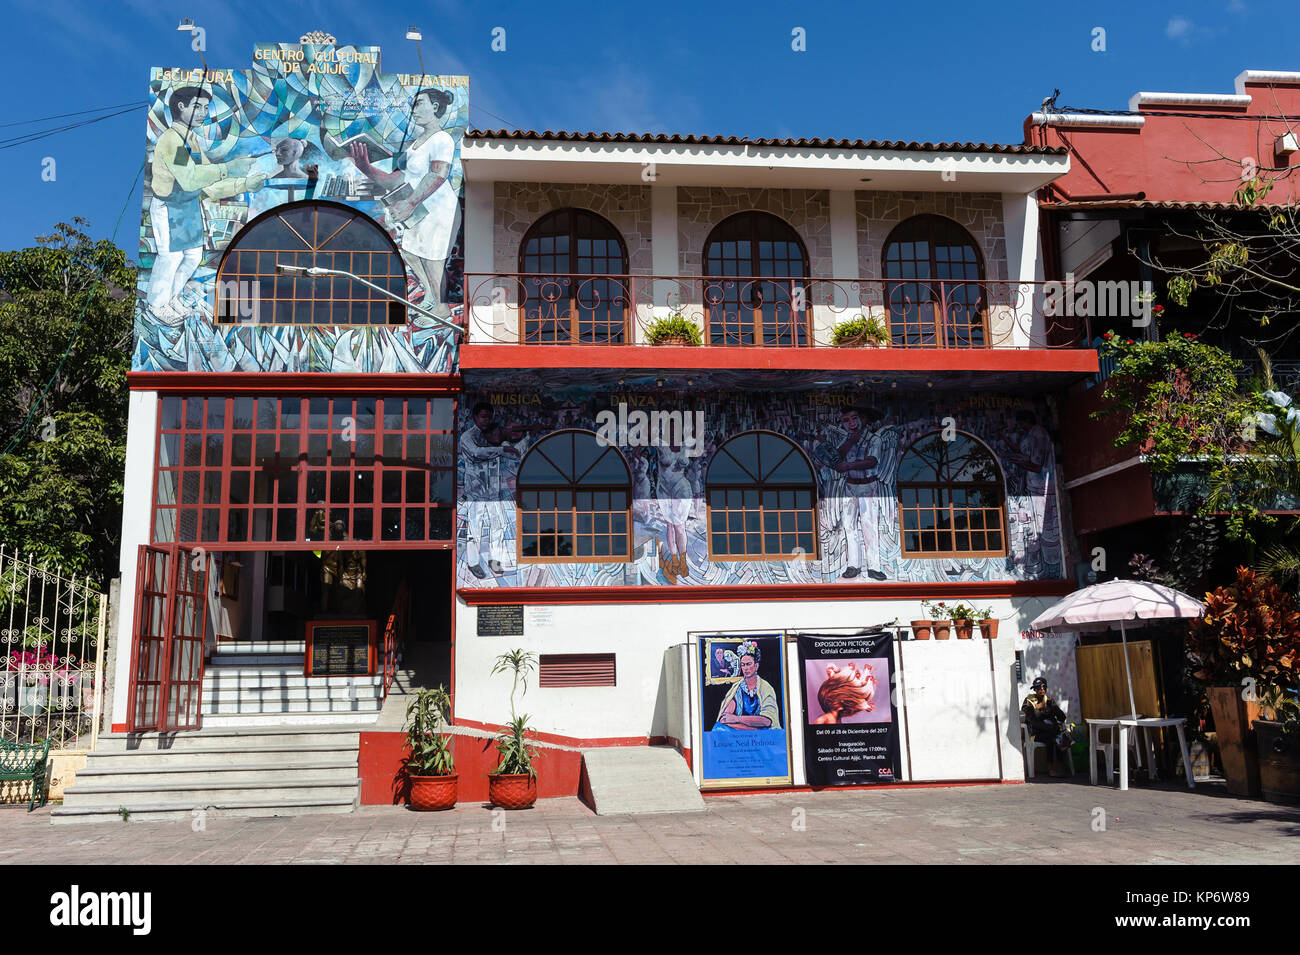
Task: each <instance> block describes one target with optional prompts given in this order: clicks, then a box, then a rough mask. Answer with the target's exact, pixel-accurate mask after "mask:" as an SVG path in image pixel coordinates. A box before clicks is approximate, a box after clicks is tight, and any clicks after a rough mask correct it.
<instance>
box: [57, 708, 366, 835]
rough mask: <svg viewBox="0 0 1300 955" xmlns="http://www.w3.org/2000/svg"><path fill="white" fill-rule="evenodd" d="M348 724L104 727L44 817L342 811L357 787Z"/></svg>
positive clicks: (354, 733) (356, 739) (355, 733)
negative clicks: (163, 729)
mask: <svg viewBox="0 0 1300 955" xmlns="http://www.w3.org/2000/svg"><path fill="white" fill-rule="evenodd" d="M360 729H361V728H359V727H356V726H351V727H341V726H311V727H300V728H289V727H283V726H281V727H274V728H265V729H258V728H249V727H231V728H217V729H212V728H204V729H202V730H196V731H193V732H185V733H137V734H130V735H128V734H126V733H108V734H105V735H103V736H101V737H100V738H99V748H98V749H97V750H95V751H94V752H93V753H91V754H90V755H89V757H88V758H87V761H86V766H85V768H84V769H80V770H78V771H77V778H76V781H75V782H74V783H73V785H72V786H70V787H69V788H68V789H67V790H65V791H64V797H63V805H62V806H57V807H55V808H54V809H52V810H51V812H50V815H51V818H52V820H53V821H54V822H60V823H64V822H117V821H121V819H122V818H123V813H122V810H123V809H125V810H126V811H127V818H128V819H129V820H131V821H139V820H146V821H154V820H178V819H193V818H194V810H195V809H204V810H206V811H208V812H210V813H213V814H220V815H231V816H291V815H292V816H296V815H301V814H303V813H340V812H351V811H352V810H353V809H355V808H356V806H357V803H358V800H359V798H360V792H361V780H360V778H359V776H358V770H357V758H358V750H359V748H360Z"/></svg>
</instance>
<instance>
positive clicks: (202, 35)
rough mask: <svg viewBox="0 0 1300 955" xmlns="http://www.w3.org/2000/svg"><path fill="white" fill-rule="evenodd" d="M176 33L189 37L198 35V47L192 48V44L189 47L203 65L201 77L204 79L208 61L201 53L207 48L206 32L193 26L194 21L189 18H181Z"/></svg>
mask: <svg viewBox="0 0 1300 955" xmlns="http://www.w3.org/2000/svg"><path fill="white" fill-rule="evenodd" d="M176 32H177V33H188V34H189V35H190V36H191V37H193V36H194V35H195V34H196V33H197V34H199V45H198V46H194V44H193V43H191V44H190V45H191V46H194V52H196V53H197V54H198V55H199V62H200V63H202V64H203V75H204V77H205V78H206V76H207V74H208V61H207V59H206V58H205V57H204V56H203V51H204V50H205V49H206V48H207V42H206V38H207V31H205V30H204V29H203V27H199V26H195V25H194V21H193V20H192V19H190V18H189V17H182V18H181V22H180V23H178V24H177V25H176Z"/></svg>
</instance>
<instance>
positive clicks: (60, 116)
mask: <svg viewBox="0 0 1300 955" xmlns="http://www.w3.org/2000/svg"><path fill="white" fill-rule="evenodd" d="M148 105H149V104H148V102H147V101H145V100H140V101H138V102H130V103H118V104H117V105H116V106H96V107H95V108H94V109H83V110H78V111H77V112H75V113H55V114H54V115H53V116H42V117H40V118H39V119H20V120H17V121H16V122H12V123H0V129H7V128H8V127H10V126H30V125H31V124H32V123H44V122H46V121H47V120H51V119H65V118H67V117H68V116H85V115H87V114H89V113H103V112H105V111H107V110H110V109H122V108H123V107H126V106H148Z"/></svg>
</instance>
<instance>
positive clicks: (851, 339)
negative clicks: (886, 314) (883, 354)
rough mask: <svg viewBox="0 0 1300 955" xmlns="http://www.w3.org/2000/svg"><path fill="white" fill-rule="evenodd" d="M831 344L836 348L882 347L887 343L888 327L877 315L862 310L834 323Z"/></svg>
mask: <svg viewBox="0 0 1300 955" xmlns="http://www.w3.org/2000/svg"><path fill="white" fill-rule="evenodd" d="M831 344H832V345H834V346H835V347H836V348H883V347H885V346H886V345H888V344H889V329H888V328H886V327H885V323H884V322H882V321H881V320H880V319H879V318H878V317H877V316H875V315H868V314H866V313H865V312H864V313H863V314H861V315H859V316H857V317H856V318H850V319H847V320H845V321H843V322H838V323H836V325H835V327H834V328H832V329H831Z"/></svg>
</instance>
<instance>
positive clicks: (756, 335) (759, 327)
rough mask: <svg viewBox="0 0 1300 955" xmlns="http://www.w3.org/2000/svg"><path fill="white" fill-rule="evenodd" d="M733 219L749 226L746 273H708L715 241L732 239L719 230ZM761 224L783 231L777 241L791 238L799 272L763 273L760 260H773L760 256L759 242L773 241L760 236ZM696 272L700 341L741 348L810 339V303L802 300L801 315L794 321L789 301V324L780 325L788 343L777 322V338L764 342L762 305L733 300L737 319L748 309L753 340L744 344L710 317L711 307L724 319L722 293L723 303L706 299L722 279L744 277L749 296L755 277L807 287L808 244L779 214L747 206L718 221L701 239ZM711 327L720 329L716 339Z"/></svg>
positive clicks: (788, 345) (790, 344) (781, 345)
mask: <svg viewBox="0 0 1300 955" xmlns="http://www.w3.org/2000/svg"><path fill="white" fill-rule="evenodd" d="M737 222H746V223H747V224H748V227H749V228H748V232H749V238H748V239H747V240H746V241H748V242H749V246H750V254H749V272H748V274H746V275H740V276H736V277H732V276H727V275H714V274H713V273H712V270H711V266H710V263H711V262H712V260H713V256H712V255H711V254H710V251H711V249H712V248H713V246H714V245H715V244H718V243H722V242H727V241H733V240H728V239H726V238H722V237H720V236H719V233H721V232H722V231H723V230H724V229H727V228H729V227H734V226H735V224H736V223H737ZM762 223H771V224H775V225H777V226H778V227H779V228H780V229H781V230H783V231H785V232H786V235H785V237H784V238H783V239H781V240H780V241H786V242H790V241H793V243H794V244H795V246H796V247H797V248H798V249H799V255H800V257H801V259H802V262H801V269H800V271H801V272H802V273H803V274H802V275H797V276H796V275H789V276H781V275H771V276H768V275H764V274H763V267H764V266H763V263H764V262H765V261H777V260H776V259H775V257H773V256H769V257H767V258H765V257H764V256H763V255H762V252H761V243H762V242H765V241H766V242H771V241H773V239H771V238H767V239H763V238H762V237H760V235H759V227H760V224H762ZM719 258H721V257H719ZM737 261H739V259H737ZM784 261H786V262H787V264H788V263H789V260H788V259H786V260H784ZM700 271H701V272H702V273H703V276H704V288H705V295H704V298H705V302H704V315H705V324H706V325H707V326H708V327H707V328H705V329H704V341H705V343H706V344H709V345H717V346H735V347H745V348H752V347H764V348H798V347H803V346H806V345H807V344H808V343H809V342H811V341H812V303H811V302H807V301H806V302H805V306H804V314H803V316H802V320H801V321H797V322H796V321H795V316H794V315H793V303H791V306H792V307H791V312H792V314H791V320H790V322H789V323H787V325H786V326H784V328H788V329H789V330H790V332H791V337H792V339H793V340H792V341H789V342H783V341H780V333H781V331H782V330H783V326H782V325H780V324H777V325H775V326H774V327H775V329H776V332H777V335H776V338H777V340H776V341H773V342H771V343H770V344H769V342H768V341H767V336H766V335H765V330H766V328H767V327H768V326H767V323H765V322H764V315H763V306H762V305H758V306H757V307H755V306H752V305H744V304H742V303H740V302H737V306H736V308H737V319H739V317H740V313H741V312H742V311H745V310H748V311H749V313H750V335H751V337H752V338H753V341H751V342H749V343H746V342H743V341H729V340H728V333H727V325H726V323H725V322H723V323H721V324H719V323H718V322H716V321H715V320H714V310H715V309H716V308H719V307H721V308H722V309H723V317H724V318H725V311H726V302H725V292H724V301H723V302H721V303H711V302H710V301H709V298H710V290H711V288H712V287H715V286H724V287H725V285H726V284H727V281H726V280H727V279H728V278H731V279H732V281H735V278H741V279H748V280H749V281H748V282H746V283H745V284H747V285H748V286H749V287H750V288H749V295H750V296H753V295H754V294H755V292H756V289H755V288H754V286H755V285H756V284H757V282H756V281H755V280H762V281H771V282H773V283H776V284H780V283H781V282H782V281H785V282H787V283H790V287H791V289H792V290H793V287H794V286H793V283H794V282H796V281H799V280H802V282H803V283H804V288H805V290H807V288H808V286H809V285H810V284H811V282H812V274H811V272H812V266H811V264H810V262H809V259H808V247H807V246H806V245H805V244H804V241H803V237H802V236H801V235H799V231H798V230H797V229H796V228H795V227H794V226H792V225H790V223H788V222H786V221H785V220H784V219H782V218H781V217H780V216H776V215H773V214H772V213H770V212H763V211H762V210H758V209H751V210H747V211H745V212H738V213H736V214H734V215H730V216H727V218H725V219H723V220H722V221H721V222H719V223H718V224H717V225H715V226H714V227H713V228H712V229H711V230H710V231H709V234H708V236H707V237H706V238H705V240H704V247H703V249H702V251H701V254H700ZM744 294H745V290H744V289H743V288H741V287H739V286H738V287H737V295H738V296H742V295H744ZM780 305H781V303H780V302H776V303H775V305H774V307H776V308H778V309H779V307H780ZM737 326H738V327H743V325H741V323H739V322H737ZM715 328H721V335H720V336H719V340H717V341H715V340H714V330H715Z"/></svg>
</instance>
